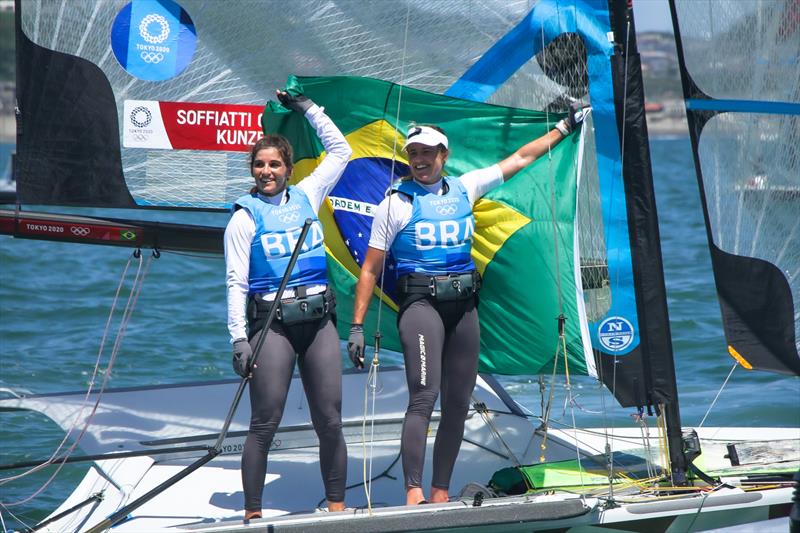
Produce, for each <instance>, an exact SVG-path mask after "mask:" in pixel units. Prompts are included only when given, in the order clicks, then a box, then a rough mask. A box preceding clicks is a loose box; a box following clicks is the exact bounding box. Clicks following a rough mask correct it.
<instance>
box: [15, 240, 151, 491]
mask: <svg viewBox="0 0 800 533" xmlns="http://www.w3.org/2000/svg"><path fill="white" fill-rule="evenodd" d="M134 257H135V255H134V254H131V256H130V257H129V258H128V262H127V263H126V264H125V267H124V269H123V271H122V275H121V276H120V280H119V283H118V284H117V290H116V293H115V294H114V299H113V301H112V304H111V310H110V311H109V315H108V319H107V320H106V325H105V328H104V330H103V336H102V338H101V340H100V348H99V350H98V353H97V358H96V359H95V365H94V370H93V371H92V376H91V378H90V379H89V386H88V388H87V390H86V394H85V395H84V397H83V400H82V403H83V404H86V402H88V400H89V396H90V395H91V393H92V390H93V388H94V383H95V380H96V379H97V374H98V372H99V371H100V361H101V359H102V357H103V350H104V346H105V342H106V339H107V337H108V331H109V329H110V328H111V323H112V320H113V317H114V313H115V311H116V306H117V302H118V301H119V295H120V292H121V291H122V287H123V286H124V284H125V279H126V277H127V274H128V269H129V268H130V265H131V262H132V261H133V259H134ZM139 269H141V259H139ZM85 407H86V406H85V405H84V406H82V407H81V408H80V412H79V413H78V415H76V416H75V420H74V422H73V424H72V426H71V427H70V428H69V430H67V431H66V432H65V433H64V437H63V439H62V440H61V442H60V443H59V444H58V446H57V447H56V449H55V451H53V454H52V455H51V456H50V458H49V459H46V460H45V461H44V462H42V463H41V464H39V465H37V466H34V467H32V468H30V469H29V470H26V471H25V472H23V473H21V474H17V475H15V476H9V477H6V478H2V479H0V485H3V484H5V483H8V482H9V481H15V480H17V479H20V478H23V477H25V476H27V475H29V474H32V473H34V472H38V471H39V470H41V469H43V468H45V467H47V466H49V465H51V464H53V463H54V462H55V461H56V458H57V457H58V454H59V453H60V452H61V450H62V448H63V447H64V445H65V443H66V442H67V440H68V439H69V436H70V435H71V434H72V433H73V431H74V430H75V428H76V427H77V425H78V422H77V421H78V420H79V419H80V413H82V412H83V409H84V408H85ZM58 460H66V457H59V458H58Z"/></svg>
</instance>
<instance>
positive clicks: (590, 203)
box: [576, 115, 623, 322]
mask: <svg viewBox="0 0 800 533" xmlns="http://www.w3.org/2000/svg"><path fill="white" fill-rule="evenodd" d="M584 129H585V132H586V133H585V135H586V138H585V141H584V142H585V149H584V151H583V165H582V166H581V173H580V176H578V206H577V214H576V224H577V226H578V230H577V233H578V249H579V253H580V271H581V286H582V290H583V301H584V308H585V309H586V318H587V319H588V320H589V322H596V321H598V320H600V319H601V318H603V317H604V316H606V314H607V313H608V310H609V309H610V308H611V292H612V283H611V280H610V279H609V273H608V257H607V252H606V250H607V246H606V238H605V225H604V223H605V218H604V217H603V207H602V198H601V195H600V180H599V177H598V171H597V149H596V147H595V133H594V124H593V119H592V115H589V117H588V118H587V120H586V123H585V124H584ZM620 201H623V200H622V199H620Z"/></svg>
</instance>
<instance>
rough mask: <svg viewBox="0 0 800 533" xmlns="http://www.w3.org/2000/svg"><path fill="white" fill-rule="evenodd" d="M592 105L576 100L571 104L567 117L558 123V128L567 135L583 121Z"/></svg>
mask: <svg viewBox="0 0 800 533" xmlns="http://www.w3.org/2000/svg"><path fill="white" fill-rule="evenodd" d="M591 109H592V108H591V107H589V106H588V105H587V106H585V105H583V104H582V103H580V102H578V101H575V102H572V103H571V104H570V105H569V114H568V115H567V118H565V119H562V120H559V121H558V124H556V129H557V130H558V131H560V132H561V135H563V136H564V137H566V136H567V135H569V134H570V133H572V131H573V130H574V129H575V126H577V125H578V124H580V123H581V122H583V120H584V119H585V118H586V115H588V114H589V111H591Z"/></svg>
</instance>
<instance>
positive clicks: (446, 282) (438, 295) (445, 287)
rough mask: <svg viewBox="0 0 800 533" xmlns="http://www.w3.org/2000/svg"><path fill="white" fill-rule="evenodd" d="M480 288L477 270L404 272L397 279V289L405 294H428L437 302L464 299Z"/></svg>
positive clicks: (479, 277) (474, 293)
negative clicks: (441, 272)
mask: <svg viewBox="0 0 800 533" xmlns="http://www.w3.org/2000/svg"><path fill="white" fill-rule="evenodd" d="M480 288H481V275H480V274H479V273H478V271H477V270H473V271H471V272H464V273H462V274H444V275H441V276H427V275H425V274H406V275H405V276H402V277H401V278H400V279H399V280H397V290H398V291H399V292H400V293H401V294H403V295H406V296H411V295H419V296H430V297H432V298H435V299H436V301H439V302H448V301H453V300H466V299H467V298H471V297H472V296H474V295H476V294H477V293H478V291H479V290H480Z"/></svg>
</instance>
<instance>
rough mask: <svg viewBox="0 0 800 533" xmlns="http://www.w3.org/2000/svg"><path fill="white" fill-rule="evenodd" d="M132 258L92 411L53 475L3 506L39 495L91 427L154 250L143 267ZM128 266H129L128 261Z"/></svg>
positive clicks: (138, 254)
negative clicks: (132, 267)
mask: <svg viewBox="0 0 800 533" xmlns="http://www.w3.org/2000/svg"><path fill="white" fill-rule="evenodd" d="M133 256H134V257H135V258H137V259H139V266H138V268H137V271H136V276H135V277H134V280H133V286H132V287H131V292H130V294H129V295H128V301H127V302H126V305H125V311H124V312H123V318H122V320H121V321H120V325H119V327H118V329H117V337H116V339H115V343H114V348H113V349H112V352H111V356H110V357H109V361H108V365H107V366H106V369H105V372H104V376H103V383H102V385H101V386H100V390H99V391H98V392H97V398H96V399H95V402H94V405H93V406H92V410H91V412H90V413H89V416H87V417H86V419H85V423H84V424H83V427H82V428H81V432H80V433H79V434H78V436H77V437H76V438H75V441H74V442H73V443H72V444H71V445H70V447H69V448H67V451H66V453H65V454H64V455H63V456H62V457H63V459H62V458H59V461H60V463H59V465H58V467H57V468H56V469H55V471H54V472H53V474H52V475H51V476H50V477H49V478H48V479H47V481H45V482H44V483H43V484H42V486H41V487H40V488H39V489H37V490H36V491H34V492H33V494H31V495H30V496H28V497H27V498H24V499H22V500H19V501H16V502H11V503H4V505H5V506H7V507H11V506H16V505H22V504H24V503H27V502H29V501H31V500H32V499H34V498H35V497H36V496H38V495H39V494H41V493H42V492H43V491H44V490H45V489H46V488H47V487H48V486H49V485H50V483H52V482H53V480H54V479H55V478H56V476H58V474H59V473H60V472H61V469H62V468H64V465H65V464H66V463H67V459H68V458H69V457H70V456H71V455H72V453H73V452H74V451H75V449H76V448H77V447H78V444H79V443H80V441H81V440H82V439H83V437H84V436H85V435H86V432H87V431H88V429H89V426H90V425H91V423H92V420H93V419H94V415H95V414H96V413H97V408H98V407H99V405H100V400H101V399H102V397H103V392H104V391H105V388H106V386H107V385H108V380H109V378H110V376H111V371H112V369H113V368H114V362H115V360H116V357H117V354H118V352H119V346H120V345H121V342H122V338H123V337H124V334H125V329H126V328H127V324H128V322H129V321H130V316H131V314H132V313H133V310H134V308H135V307H136V302H137V300H138V298H139V293H140V292H141V287H142V284H143V283H144V279H145V277H146V276H147V273H148V271H149V269H150V264H151V263H152V260H153V258H155V257H157V255H156V253H155V250H154V253H153V255H151V256H150V257H149V258H148V260H147V262H146V263H145V264H144V267H142V260H141V254H140V253H137V252H134V253H133ZM128 264H130V260H129V263H128ZM125 271H127V265H126V269H125ZM81 411H82V409H81ZM78 418H79V417H77V416H76V420H77V419H78ZM73 429H74V426H73ZM71 431H72V429H71V430H70V432H71ZM67 435H69V433H67ZM37 468H38V469H41V468H43V466H40V467H37ZM31 470H33V469H31Z"/></svg>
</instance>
